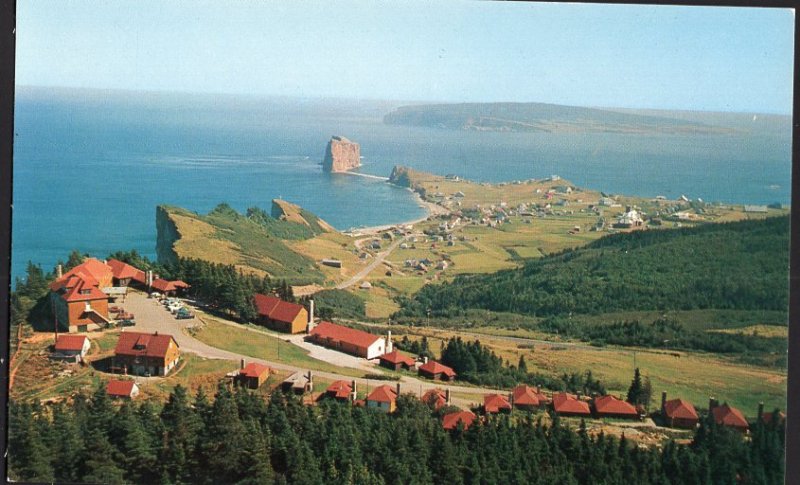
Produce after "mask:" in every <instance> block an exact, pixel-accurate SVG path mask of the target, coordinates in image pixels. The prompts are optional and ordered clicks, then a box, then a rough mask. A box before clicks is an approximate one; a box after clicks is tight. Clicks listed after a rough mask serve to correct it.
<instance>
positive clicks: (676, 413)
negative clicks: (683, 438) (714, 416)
mask: <svg viewBox="0 0 800 485" xmlns="http://www.w3.org/2000/svg"><path fill="white" fill-rule="evenodd" d="M664 414H666V416H667V417H668V418H670V419H675V418H679V419H695V420H698V419H700V417H699V416H698V415H697V411H696V410H695V409H694V406H692V403H690V402H689V401H686V400H684V399H670V400H669V401H667V402H665V403H664Z"/></svg>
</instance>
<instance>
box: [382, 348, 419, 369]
mask: <svg viewBox="0 0 800 485" xmlns="http://www.w3.org/2000/svg"><path fill="white" fill-rule="evenodd" d="M380 359H381V360H382V361H385V362H389V363H390V364H395V365H396V364H405V365H407V366H409V367H412V366H413V365H414V359H413V358H411V357H409V356H407V355H403V354H401V353H400V352H398V351H397V350H393V351H391V352H389V353H388V354H383V355H381V356H380Z"/></svg>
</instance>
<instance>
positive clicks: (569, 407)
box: [553, 392, 592, 417]
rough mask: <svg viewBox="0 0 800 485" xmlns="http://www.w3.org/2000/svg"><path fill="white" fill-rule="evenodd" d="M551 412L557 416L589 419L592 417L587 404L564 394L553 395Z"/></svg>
mask: <svg viewBox="0 0 800 485" xmlns="http://www.w3.org/2000/svg"><path fill="white" fill-rule="evenodd" d="M553 411H555V413H556V414H558V415H559V416H578V417H590V416H591V415H592V412H591V411H590V410H589V404H588V403H586V402H584V401H581V400H580V399H578V398H577V397H575V396H574V395H572V394H567V393H566V392H557V393H554V394H553Z"/></svg>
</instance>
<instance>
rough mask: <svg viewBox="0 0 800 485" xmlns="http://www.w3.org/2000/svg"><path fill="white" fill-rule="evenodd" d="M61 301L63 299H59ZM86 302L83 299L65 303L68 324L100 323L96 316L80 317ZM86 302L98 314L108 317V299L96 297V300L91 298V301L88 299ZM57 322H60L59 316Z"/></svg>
mask: <svg viewBox="0 0 800 485" xmlns="http://www.w3.org/2000/svg"><path fill="white" fill-rule="evenodd" d="M59 299H61V298H59ZM61 301H63V299H61ZM86 303H87V302H85V301H71V302H68V303H67V306H68V313H69V315H68V318H69V320H68V321H69V326H70V327H73V326H77V325H89V324H93V323H94V324H99V323H100V322H98V321H97V320H96V318H97V317H94V318H92V317H91V316H87V317H82V315H83V313H84V310H85V309H86ZM88 303H89V306H91V307H92V310H94V311H96V312H97V313H99V314H100V315H103V316H104V317H106V318H108V300H107V299H105V298H103V299H98V300H92V301H90V302H88ZM59 322H60V318H59Z"/></svg>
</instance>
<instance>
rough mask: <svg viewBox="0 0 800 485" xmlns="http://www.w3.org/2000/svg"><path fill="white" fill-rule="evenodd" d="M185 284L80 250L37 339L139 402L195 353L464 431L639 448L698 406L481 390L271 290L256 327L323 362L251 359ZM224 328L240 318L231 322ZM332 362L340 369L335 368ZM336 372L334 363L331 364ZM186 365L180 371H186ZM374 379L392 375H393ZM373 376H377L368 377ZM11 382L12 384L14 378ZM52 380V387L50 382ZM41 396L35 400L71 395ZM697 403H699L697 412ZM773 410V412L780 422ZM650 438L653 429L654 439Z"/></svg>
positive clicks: (240, 371)
mask: <svg viewBox="0 0 800 485" xmlns="http://www.w3.org/2000/svg"><path fill="white" fill-rule="evenodd" d="M190 290H191V285H190V284H188V283H186V282H183V281H167V280H164V279H160V278H158V276H157V275H154V274H153V273H152V272H149V271H143V270H140V269H138V268H135V267H133V266H131V265H129V264H126V263H124V262H122V261H118V260H114V259H111V260H107V261H100V260H98V259H95V258H87V259H86V260H85V261H84V262H83V263H82V264H80V265H78V266H76V267H74V268H72V269H71V270H69V271H68V272H66V273H65V274H60V268H59V272H57V274H56V279H55V281H53V282H52V283H51V285H50V304H51V308H52V317H53V328H52V333H51V332H42V333H38V335H37V337H38V338H39V339H40V340H41V339H45V340H47V335H50V341H51V342H52V345H51V347H50V349H51V350H50V354H49V356H48V358H49V359H50V360H51V361H53V362H57V363H58V365H60V366H62V367H63V369H62V370H61V371H60V372H59V373H58V375H57V376H55V377H51V379H54V380H55V381H58V379H59V376H63V375H70V373H71V371H70V369H71V368H80V367H86V366H89V367H90V368H91V369H92V371H91V373H92V375H93V376H96V377H99V380H97V379H95V382H98V383H99V385H103V386H105V389H106V392H107V394H108V395H109V396H110V397H112V398H114V399H118V400H130V399H138V398H140V395H141V394H143V391H145V392H144V394H146V391H147V390H148V389H149V388H152V387H153V386H157V385H159V381H161V380H164V379H165V378H167V377H170V376H174V375H177V374H179V373H180V372H181V371H182V370H183V367H182V364H183V361H185V360H186V359H187V358H194V357H189V356H192V354H193V353H196V354H198V355H202V356H203V357H214V358H222V359H226V360H227V361H228V362H238V363H239V365H238V368H236V369H229V370H227V371H225V372H224V374H221V375H218V380H220V381H222V382H228V383H229V385H231V386H241V387H244V388H247V389H251V390H253V392H258V393H261V394H263V395H265V396H266V395H268V394H269V393H271V392H274V391H275V390H276V389H278V388H280V389H281V390H282V391H284V392H286V393H291V394H296V395H299V396H302V397H301V399H302V401H303V403H305V404H307V405H315V404H317V403H318V402H320V401H321V400H334V401H339V402H342V403H344V404H346V405H352V406H362V407H366V408H368V409H374V410H376V411H378V412H386V413H392V412H394V411H395V409H396V407H397V400H398V398H399V396H401V395H402V394H404V393H408V394H412V395H414V396H416V397H417V398H418V399H420V400H421V401H423V402H424V403H426V404H428V405H429V406H430V407H431V409H432V411H434V412H440V414H441V424H442V426H443V427H444V428H445V429H448V430H450V429H455V428H458V427H461V428H468V427H469V426H471V425H472V424H473V423H474V422H475V421H476V420H481V419H487V417H488V416H491V415H495V414H511V415H512V416H514V415H528V414H532V415H535V416H539V417H541V418H544V419H546V420H552V419H554V418H555V417H556V416H557V417H558V418H559V419H563V421H564V422H566V423H568V424H570V425H572V426H573V427H577V426H578V425H579V424H580V423H581V422H586V423H587V426H588V427H590V429H591V430H592V432H594V433H597V432H600V431H603V432H605V433H611V434H614V433H615V432H616V433H617V434H620V435H621V434H625V435H626V436H628V437H632V439H634V440H635V441H636V440H637V437H638V441H639V442H640V444H642V445H643V446H645V445H660V443H661V442H662V441H663V440H664V439H666V438H668V437H669V438H673V439H687V440H688V439H689V438H691V430H693V429H695V428H696V427H697V426H698V423H699V422H700V420H701V419H702V415H703V413H702V412H698V410H697V409H696V408H695V406H694V405H693V404H692V403H691V402H689V401H688V400H686V399H683V398H680V397H675V398H672V399H668V397H669V396H667V393H666V392H662V393H661V399H660V406H658V407H657V409H656V410H655V411H654V412H648V411H647V410H646V409H644V408H642V407H641V406H638V407H637V406H634V405H632V404H630V403H628V402H626V401H625V397H624V396H622V395H620V396H619V397H618V396H615V395H610V394H609V395H596V394H593V395H581V394H570V393H566V392H558V391H545V390H543V389H542V388H541V387H532V386H528V385H524V384H521V385H518V386H516V387H514V388H513V389H505V390H498V389H485V388H480V387H477V386H471V385H465V383H463V382H462V381H458V376H457V374H456V372H455V371H454V370H453V369H452V368H450V367H448V366H446V365H444V364H442V363H440V362H437V361H436V360H433V359H429V358H428V357H416V356H414V355H412V354H410V353H408V352H403V351H400V350H398V349H396V348H395V345H394V342H393V341H392V334H391V331H388V332H387V333H386V335H376V334H373V333H369V332H365V331H362V330H358V329H355V328H351V327H348V326H344V325H341V324H336V323H333V322H331V321H324V320H322V321H320V320H319V319H317V318H315V315H314V301H313V299H312V300H309V303H308V306H304V305H301V304H297V303H290V302H286V301H283V300H281V299H279V298H278V297H276V296H275V295H264V294H256V295H255V297H254V304H255V307H256V309H257V312H258V324H259V325H260V326H262V327H263V328H264V329H266V330H268V331H271V332H275V333H277V334H281V335H286V336H289V339H288V340H287V342H292V344H291V345H296V346H300V347H303V348H310V349H311V350H312V352H311V355H312V357H316V358H319V359H322V360H326V361H327V364H329V365H331V367H330V369H331V370H332V371H331V370H327V371H317V370H315V369H311V368H302V367H299V366H295V365H291V362H285V361H284V362H281V361H268V360H264V359H253V358H251V357H249V356H248V355H244V354H237V353H233V352H229V351H223V350H219V349H216V348H214V347H215V346H214V345H213V343H212V344H211V345H208V344H207V343H206V344H204V343H202V342H199V341H197V340H196V339H194V338H193V337H192V335H191V331H192V329H193V328H196V326H198V325H202V322H201V320H202V317H200V315H205V313H204V312H203V304H202V303H200V302H197V301H194V300H192V299H191V298H188V296H189V293H190ZM230 325H232V326H235V325H238V324H236V323H233V322H230ZM108 338H113V339H114V340H112V341H110V342H109V341H106V343H105V345H106V346H108V347H109V349H110V348H111V347H112V345H113V351H111V352H107V353H105V354H103V355H104V356H103V357H102V358H97V357H94V358H92V354H91V351H92V350H93V349H92V347H93V345H94V346H96V345H98V343H99V342H100V341H101V340H102V339H108ZM337 366H342V367H337ZM337 369H340V370H339V371H337ZM343 369H350V370H352V369H361V370H362V371H363V370H364V369H369V370H370V374H367V376H370V377H371V378H372V379H369V378H365V377H364V375H363V374H362V376H361V377H357V376H356V375H347V373H342V372H344V371H343ZM185 372H186V371H184V373H185ZM381 380H384V381H385V380H393V381H396V382H394V383H392V384H388V383H383V384H380V381H381ZM376 381H377V382H378V384H376ZM12 386H13V382H12ZM56 388H57V386H56ZM70 397H71V396H67V395H56V396H51V397H50V398H49V399H48V400H46V401H45V402H55V401H58V400H62V399H69V398H70ZM719 402H720V401H719V400H718V399H717V398H715V397H710V398H709V402H708V407H707V410H706V412H710V413H711V414H712V415H713V419H714V421H716V423H717V424H719V425H721V426H726V427H731V428H733V429H736V430H739V431H741V432H743V433H747V432H748V429H749V427H750V426H751V423H752V421H753V419H755V420H762V421H764V422H770V421H771V420H772V419H773V416H772V413H771V412H765V410H764V407H763V404H761V405H759V407H758V409H757V412H756V413H755V417H754V418H751V420H750V421H748V419H747V418H746V417H745V414H744V413H743V412H742V411H740V410H739V409H737V408H735V407H731V406H729V405H728V404H727V403H723V404H719ZM701 411H702V410H701ZM784 418H785V416H784V415H783V413H780V414H779V415H777V416H775V419H778V420H782V419H784ZM654 436H655V438H654Z"/></svg>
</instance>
